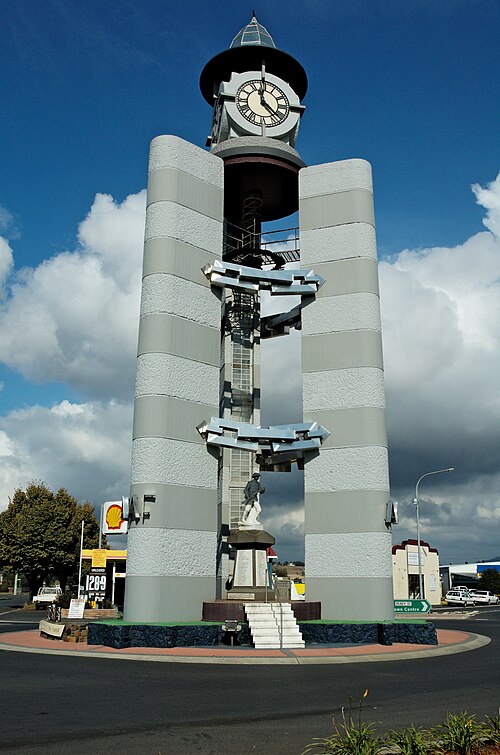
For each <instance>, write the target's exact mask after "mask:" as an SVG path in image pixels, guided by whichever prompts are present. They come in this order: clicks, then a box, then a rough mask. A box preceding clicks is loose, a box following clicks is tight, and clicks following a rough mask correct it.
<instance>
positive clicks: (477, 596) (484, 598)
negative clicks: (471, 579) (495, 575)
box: [471, 590, 498, 603]
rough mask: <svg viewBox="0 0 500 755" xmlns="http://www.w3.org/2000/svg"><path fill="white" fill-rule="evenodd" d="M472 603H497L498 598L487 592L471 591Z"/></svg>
mask: <svg viewBox="0 0 500 755" xmlns="http://www.w3.org/2000/svg"><path fill="white" fill-rule="evenodd" d="M471 595H472V597H473V599H474V603H498V598H497V596H496V595H494V594H493V593H492V592H488V590H472V593H471Z"/></svg>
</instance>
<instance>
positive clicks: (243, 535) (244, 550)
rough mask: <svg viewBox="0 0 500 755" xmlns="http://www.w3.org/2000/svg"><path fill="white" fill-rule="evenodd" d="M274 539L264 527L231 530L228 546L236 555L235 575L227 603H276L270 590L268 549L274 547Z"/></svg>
mask: <svg viewBox="0 0 500 755" xmlns="http://www.w3.org/2000/svg"><path fill="white" fill-rule="evenodd" d="M275 542H276V541H275V539H274V537H273V536H272V535H271V534H270V533H269V532H266V530H264V529H262V527H260V528H259V527H258V525H257V526H255V527H246V526H245V525H242V526H240V527H239V528H238V529H235V530H231V532H230V533H229V537H228V543H229V544H230V545H231V547H232V548H234V550H235V551H236V558H235V563H234V574H233V579H232V583H231V588H230V589H229V590H228V593H227V597H228V600H240V601H243V602H250V601H254V600H257V601H260V600H264V599H265V598H266V596H267V599H268V600H273V599H274V591H273V590H272V589H271V588H270V587H269V586H268V585H269V581H268V580H269V576H268V570H267V549H268V548H270V547H271V545H274V543H275Z"/></svg>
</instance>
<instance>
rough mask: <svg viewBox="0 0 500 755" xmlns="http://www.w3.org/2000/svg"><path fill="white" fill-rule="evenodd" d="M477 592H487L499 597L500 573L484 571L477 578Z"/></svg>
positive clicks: (490, 570)
mask: <svg viewBox="0 0 500 755" xmlns="http://www.w3.org/2000/svg"><path fill="white" fill-rule="evenodd" d="M479 590H489V591H490V592H492V593H494V594H495V595H500V572H498V571H497V570H496V569H485V570H484V571H483V572H482V573H481V575H480V577H479Z"/></svg>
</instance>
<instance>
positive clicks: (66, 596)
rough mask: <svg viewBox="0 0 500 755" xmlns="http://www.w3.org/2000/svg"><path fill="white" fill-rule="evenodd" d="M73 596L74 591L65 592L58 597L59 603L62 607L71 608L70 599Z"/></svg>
mask: <svg viewBox="0 0 500 755" xmlns="http://www.w3.org/2000/svg"><path fill="white" fill-rule="evenodd" d="M72 598H73V595H72V593H70V592H63V593H62V594H61V595H59V597H58V598H57V601H56V603H57V605H58V606H60V607H61V608H69V603H70V600H71V599H72Z"/></svg>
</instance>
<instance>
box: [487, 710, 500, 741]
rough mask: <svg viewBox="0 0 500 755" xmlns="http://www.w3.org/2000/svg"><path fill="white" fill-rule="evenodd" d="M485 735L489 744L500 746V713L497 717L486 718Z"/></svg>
mask: <svg viewBox="0 0 500 755" xmlns="http://www.w3.org/2000/svg"><path fill="white" fill-rule="evenodd" d="M486 721H487V723H486V725H485V727H484V729H485V735H486V738H487V739H488V741H489V742H493V744H495V745H500V713H497V714H496V716H486Z"/></svg>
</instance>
